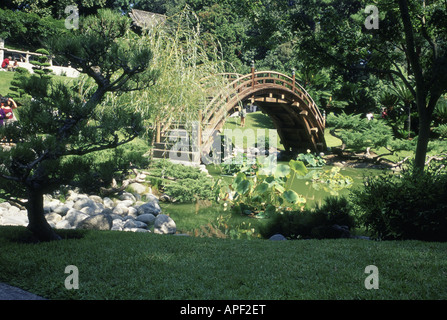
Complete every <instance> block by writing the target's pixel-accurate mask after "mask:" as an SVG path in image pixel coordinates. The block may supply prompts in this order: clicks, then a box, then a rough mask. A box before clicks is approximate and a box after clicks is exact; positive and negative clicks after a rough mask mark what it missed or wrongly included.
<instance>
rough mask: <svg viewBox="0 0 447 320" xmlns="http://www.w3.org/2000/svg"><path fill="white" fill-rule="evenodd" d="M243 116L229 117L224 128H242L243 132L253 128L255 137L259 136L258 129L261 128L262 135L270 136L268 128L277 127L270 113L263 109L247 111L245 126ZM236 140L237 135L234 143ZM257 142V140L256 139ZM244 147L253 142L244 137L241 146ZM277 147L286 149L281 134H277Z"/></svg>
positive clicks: (249, 145)
mask: <svg viewBox="0 0 447 320" xmlns="http://www.w3.org/2000/svg"><path fill="white" fill-rule="evenodd" d="M240 123H241V118H240V117H232V118H227V120H226V122H225V125H224V128H223V129H224V130H225V129H231V130H235V129H240V130H241V131H242V134H243V135H244V133H245V132H246V131H248V130H253V132H254V134H255V135H256V136H255V137H256V138H257V134H258V130H261V132H262V133H261V135H265V136H266V137H268V136H269V133H268V129H274V130H276V129H275V126H274V124H273V121H272V120H271V119H270V117H269V116H268V115H265V114H263V113H262V112H261V111H257V112H250V113H247V117H246V118H245V127H243V128H242V127H241V126H240ZM234 142H235V137H233V143H234ZM255 142H256V141H255ZM240 147H242V148H244V149H246V148H248V147H253V144H252V143H248V141H247V139H244V141H243V145H242V146H240ZM276 148H277V149H284V146H283V145H282V144H281V143H280V138H279V135H277V145H276Z"/></svg>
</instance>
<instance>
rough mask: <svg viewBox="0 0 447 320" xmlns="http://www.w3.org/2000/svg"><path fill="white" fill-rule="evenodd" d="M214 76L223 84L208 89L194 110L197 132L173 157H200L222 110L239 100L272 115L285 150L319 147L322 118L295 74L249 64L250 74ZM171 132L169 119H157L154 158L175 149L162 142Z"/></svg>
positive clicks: (223, 114) (216, 132)
mask: <svg viewBox="0 0 447 320" xmlns="http://www.w3.org/2000/svg"><path fill="white" fill-rule="evenodd" d="M217 76H221V77H223V80H226V81H224V82H223V83H225V85H223V86H219V88H216V87H212V86H211V87H210V88H208V89H209V90H210V94H209V97H208V98H207V100H206V101H205V103H204V105H203V108H201V110H200V112H199V113H200V114H199V117H198V120H199V121H198V123H199V125H198V126H195V128H196V129H198V130H197V131H198V132H197V131H196V132H195V133H193V134H192V135H193V136H194V139H191V140H194V143H193V145H189V148H186V149H187V150H186V151H182V152H183V153H185V154H184V157H183V156H182V155H181V153H182V152H180V151H178V152H177V151H175V152H174V154H175V155H176V156H175V157H178V158H179V159H180V158H181V159H184V160H186V161H192V162H200V159H201V157H202V156H204V155H207V154H208V153H209V152H210V150H211V148H212V145H213V141H214V138H215V137H217V136H219V135H220V134H219V132H221V131H222V129H223V126H224V124H225V121H226V120H227V117H228V115H229V114H230V113H232V112H233V111H235V110H236V109H237V107H238V106H239V104H240V103H241V102H242V103H247V102H248V101H249V102H251V103H254V104H256V106H258V107H259V108H260V110H261V111H262V112H263V113H264V114H266V115H268V116H269V117H270V118H271V119H272V121H273V124H274V126H275V128H276V130H277V132H278V135H279V137H280V140H281V144H282V145H283V146H284V148H285V149H286V151H292V152H302V151H305V150H306V149H310V150H312V151H314V152H318V151H323V150H325V148H326V142H325V139H324V129H325V119H324V117H323V116H322V114H321V113H320V111H319V109H318V107H317V105H316V104H315V102H314V100H313V99H312V97H311V96H310V95H309V93H308V92H307V91H306V90H305V89H304V88H303V87H302V86H301V85H300V84H299V83H298V82H297V81H296V79H295V74H293V75H292V77H290V76H287V75H285V74H282V73H279V72H275V71H258V72H256V71H255V70H254V67H253V66H252V70H251V73H248V74H246V75H241V74H237V73H224V74H219V75H217ZM205 83H206V81H205ZM205 83H204V88H205V87H206V84H205ZM177 128H178V124H177ZM196 129H194V131H195V130H196ZM174 131H175V132H176V133H175V134H174V136H176V135H178V137H179V139H182V138H181V135H182V134H181V133H179V131H178V129H175V130H174ZM172 132H173V131H172V128H171V122H166V123H164V124H163V125H162V124H160V123H158V124H157V133H156V139H155V143H154V149H153V157H154V158H170V159H171V160H172V158H171V156H170V155H172V151H173V149H176V148H172V145H170V144H169V143H167V142H166V141H167V140H168V139H167V137H168V136H170V133H172ZM185 135H188V134H187V133H183V137H185ZM170 137H171V136H170ZM162 140H164V141H162ZM188 159H189V160H188ZM193 159H195V160H193Z"/></svg>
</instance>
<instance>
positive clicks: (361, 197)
mask: <svg viewBox="0 0 447 320" xmlns="http://www.w3.org/2000/svg"><path fill="white" fill-rule="evenodd" d="M446 195H447V170H446V169H445V163H444V167H443V166H442V165H439V164H437V165H430V166H429V167H428V168H427V169H426V170H425V171H424V172H422V173H415V172H413V171H412V170H409V169H405V170H403V171H402V172H401V174H400V175H396V174H383V175H380V176H377V177H368V178H367V179H366V180H365V182H364V188H362V189H357V190H354V191H353V192H352V196H353V197H352V199H353V203H354V205H355V206H356V210H357V211H359V213H360V219H361V221H362V222H363V224H364V225H365V227H366V228H367V229H368V230H369V231H371V232H372V235H373V236H375V237H377V238H378V239H384V240H394V239H399V240H406V239H415V240H428V241H446V240H447V214H446V213H447V197H446Z"/></svg>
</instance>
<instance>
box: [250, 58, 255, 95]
mask: <svg viewBox="0 0 447 320" xmlns="http://www.w3.org/2000/svg"><path fill="white" fill-rule="evenodd" d="M251 87H252V89H253V88H254V87H255V62H254V61H253V60H251Z"/></svg>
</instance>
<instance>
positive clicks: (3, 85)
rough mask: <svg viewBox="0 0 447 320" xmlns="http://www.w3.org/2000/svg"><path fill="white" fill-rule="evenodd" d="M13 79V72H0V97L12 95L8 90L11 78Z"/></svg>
mask: <svg viewBox="0 0 447 320" xmlns="http://www.w3.org/2000/svg"><path fill="white" fill-rule="evenodd" d="M13 77H14V72H1V71H0V94H1V95H2V96H7V95H8V94H10V93H12V92H11V91H10V90H9V87H10V85H11V81H12V78H13Z"/></svg>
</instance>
